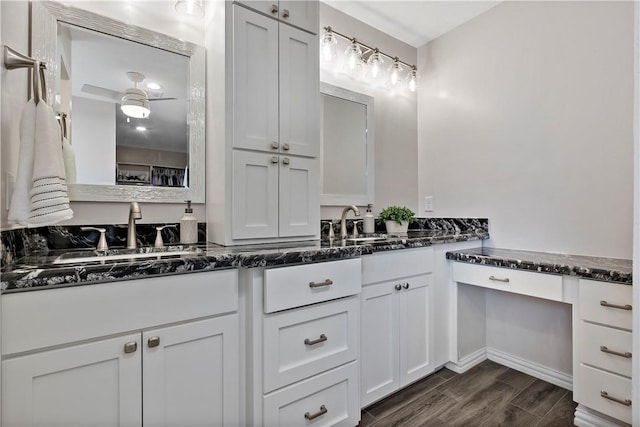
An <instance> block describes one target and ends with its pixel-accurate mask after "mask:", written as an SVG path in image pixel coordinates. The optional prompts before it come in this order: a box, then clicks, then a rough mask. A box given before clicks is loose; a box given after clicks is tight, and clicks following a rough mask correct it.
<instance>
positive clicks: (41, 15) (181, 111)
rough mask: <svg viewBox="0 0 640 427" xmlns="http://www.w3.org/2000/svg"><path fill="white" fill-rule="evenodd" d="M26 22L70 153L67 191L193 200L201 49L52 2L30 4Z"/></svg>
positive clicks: (97, 196)
mask: <svg viewBox="0 0 640 427" xmlns="http://www.w3.org/2000/svg"><path fill="white" fill-rule="evenodd" d="M32 22H33V24H32V28H33V30H32V55H33V56H34V57H35V58H37V59H39V60H41V61H43V62H46V64H47V70H46V79H47V99H48V100H49V104H50V105H51V106H52V107H53V108H54V110H55V111H56V112H59V113H64V114H65V115H66V116H67V123H66V133H67V136H68V139H69V142H70V143H71V146H72V147H73V151H74V153H75V157H76V159H75V160H76V171H77V172H76V182H75V183H72V182H70V183H69V184H68V189H69V197H70V199H71V200H72V201H134V200H135V201H143V202H164V203H171V202H182V201H184V200H187V199H189V200H192V201H193V202H195V203H203V202H204V181H205V179H204V175H205V164H204V152H205V51H204V48H203V47H201V46H197V45H195V44H192V43H189V42H185V41H182V40H178V39H175V38H172V37H169V36H166V35H164V34H160V33H156V32H154V31H151V30H147V29H145V28H141V27H136V26H132V25H128V24H126V23H124V22H120V21H117V20H113V19H111V18H107V17H104V16H100V15H97V14H94V13H92V12H88V11H85V10H82V9H77V8H73V7H70V6H65V5H62V4H60V3H56V2H45V1H37V2H33V3H32ZM140 97H142V99H140ZM132 106H133V109H132V108H131V107H132Z"/></svg>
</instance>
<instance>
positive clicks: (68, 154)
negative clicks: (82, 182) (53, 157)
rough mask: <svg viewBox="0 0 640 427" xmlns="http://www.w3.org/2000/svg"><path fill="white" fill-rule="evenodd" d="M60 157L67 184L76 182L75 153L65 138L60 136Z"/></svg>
mask: <svg viewBox="0 0 640 427" xmlns="http://www.w3.org/2000/svg"><path fill="white" fill-rule="evenodd" d="M62 158H63V159H64V170H65V173H66V175H67V184H75V183H76V153H75V152H74V151H73V146H72V145H71V144H70V143H69V140H68V139H67V138H62Z"/></svg>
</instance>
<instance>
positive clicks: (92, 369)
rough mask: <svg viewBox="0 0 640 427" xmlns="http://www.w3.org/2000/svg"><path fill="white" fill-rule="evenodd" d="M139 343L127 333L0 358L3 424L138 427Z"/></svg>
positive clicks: (140, 373) (140, 415)
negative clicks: (130, 346) (131, 348)
mask: <svg viewBox="0 0 640 427" xmlns="http://www.w3.org/2000/svg"><path fill="white" fill-rule="evenodd" d="M126 343H135V346H136V350H135V351H133V352H130V353H125V347H124V346H125V344H126ZM139 347H140V334H132V335H128V336H123V337H118V338H112V339H105V340H101V341H96V342H90V343H86V344H81V345H75V346H71V347H65V348H60V349H57V350H50V351H43V352H40V353H35V354H30V355H27V356H21V357H16V358H13V359H8V360H4V361H3V362H2V425H3V426H31V427H34V426H42V427H50V426H67V427H84V426H123V427H125V426H126V427H130V426H140V425H142V388H141V383H140V377H141V375H142V363H141V353H142V352H141V351H140V349H139Z"/></svg>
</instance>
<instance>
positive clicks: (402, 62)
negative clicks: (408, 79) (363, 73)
mask: <svg viewBox="0 0 640 427" xmlns="http://www.w3.org/2000/svg"><path fill="white" fill-rule="evenodd" d="M324 30H325V31H327V32H329V33H331V34H335V35H336V36H338V37H340V38H341V39H343V40H346V41H348V42H351V43H356V44H358V45H360V46H362V47H364V48H365V49H367V51H366V52H365V53H363V55H362V56H363V57H364V55H366V54H368V53H373V52H378V53H379V54H381V55H383V56H386V57H387V58H389V59H390V60H392V61H397V62H398V63H400V64H403V65H406V66H407V67H409V68H411V70H412V71H417V70H418V67H416V66H415V65H413V64H409V63H408V62H404V61H402V60H400V59H399V58H398V57H397V56H391V55H389V54H388V53H385V52H383V51H381V50H380V49H378V48H376V47H371V46H369V45H367V44H365V43H362V42H361V41H359V40H357V39H356V38H355V37H349V36H347V35H345V34H342V33H339V32H338V31H336V30H334V29H333V28H331V27H324Z"/></svg>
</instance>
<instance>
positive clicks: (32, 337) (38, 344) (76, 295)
mask: <svg viewBox="0 0 640 427" xmlns="http://www.w3.org/2000/svg"><path fill="white" fill-rule="evenodd" d="M237 310H238V272H237V270H222V271H214V272H205V273H192V274H180V275H171V276H161V277H150V278H146V279H138V280H126V281H122V282H110V283H100V284H95V285H86V286H74V287H69V288H62V289H49V290H42V291H32V292H25V293H16V294H8V295H3V296H2V354H3V355H6V354H13V353H19V352H24V351H29V350H34V349H38V348H44V347H49V346H54V345H60V344H66V343H71V342H75V341H81V340H86V339H93V338H97V337H103V336H107V335H113V334H120V333H123V332H128V331H133V330H140V329H145V328H149V327H154V326H158V325H165V324H169V323H174V322H181V321H184V320H189V319H196V318H199V317H206V316H212V315H216V314H222V313H230V312H234V311H237Z"/></svg>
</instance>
